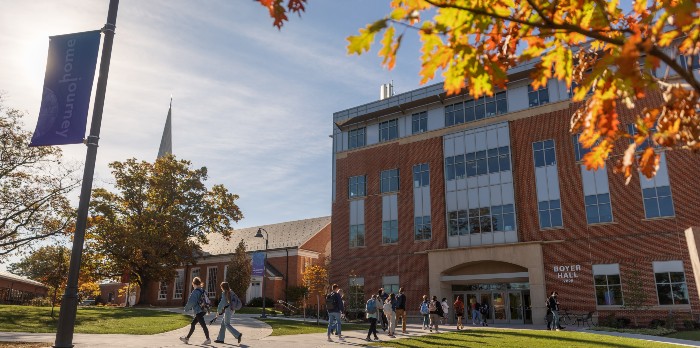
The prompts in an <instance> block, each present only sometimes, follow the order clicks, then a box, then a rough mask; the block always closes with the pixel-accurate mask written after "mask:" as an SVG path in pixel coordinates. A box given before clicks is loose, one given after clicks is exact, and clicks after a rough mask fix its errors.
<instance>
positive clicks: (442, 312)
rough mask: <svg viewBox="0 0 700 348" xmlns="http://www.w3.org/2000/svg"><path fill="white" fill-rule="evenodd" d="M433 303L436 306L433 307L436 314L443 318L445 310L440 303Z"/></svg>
mask: <svg viewBox="0 0 700 348" xmlns="http://www.w3.org/2000/svg"><path fill="white" fill-rule="evenodd" d="M434 302H436V303H437V304H436V305H435V309H436V310H437V314H438V315H439V316H441V317H444V316H445V310H444V309H442V304H441V303H440V302H438V301H434Z"/></svg>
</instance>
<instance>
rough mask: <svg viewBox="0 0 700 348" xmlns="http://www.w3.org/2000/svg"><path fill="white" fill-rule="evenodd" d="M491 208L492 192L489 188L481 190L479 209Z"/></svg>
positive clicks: (481, 188)
mask: <svg viewBox="0 0 700 348" xmlns="http://www.w3.org/2000/svg"><path fill="white" fill-rule="evenodd" d="M490 206H491V190H490V189H489V188H488V186H487V187H480V188H479V207H480V208H481V207H490Z"/></svg>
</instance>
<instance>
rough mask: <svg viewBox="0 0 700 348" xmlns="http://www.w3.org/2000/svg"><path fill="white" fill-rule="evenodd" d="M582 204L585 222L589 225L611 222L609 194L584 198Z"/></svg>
mask: <svg viewBox="0 0 700 348" xmlns="http://www.w3.org/2000/svg"><path fill="white" fill-rule="evenodd" d="M584 202H585V204H586V221H587V222H588V223H589V224H596V223H600V222H611V221H612V220H613V218H612V208H611V207H610V194H609V193H601V194H597V195H590V196H586V197H584Z"/></svg>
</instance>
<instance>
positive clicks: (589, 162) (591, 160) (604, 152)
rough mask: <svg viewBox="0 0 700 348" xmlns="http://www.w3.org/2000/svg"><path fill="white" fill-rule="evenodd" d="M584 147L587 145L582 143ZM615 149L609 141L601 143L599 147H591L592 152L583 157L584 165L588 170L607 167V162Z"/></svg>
mask: <svg viewBox="0 0 700 348" xmlns="http://www.w3.org/2000/svg"><path fill="white" fill-rule="evenodd" d="M581 144H582V145H583V146H584V147H585V145H584V144H583V143H581ZM612 149H613V144H612V143H610V142H609V141H608V140H607V139H605V140H603V141H601V142H600V143H599V144H598V145H595V146H593V147H591V151H589V152H588V153H586V154H585V155H584V156H583V163H584V164H585V166H586V169H588V170H591V169H593V170H598V169H601V168H603V167H604V166H605V160H607V159H608V156H609V155H610V152H611V151H612Z"/></svg>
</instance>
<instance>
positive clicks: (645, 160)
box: [639, 147, 661, 179]
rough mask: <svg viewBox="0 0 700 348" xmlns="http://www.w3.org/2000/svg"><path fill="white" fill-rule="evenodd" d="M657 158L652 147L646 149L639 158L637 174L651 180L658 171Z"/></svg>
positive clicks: (658, 157) (658, 158) (659, 157)
mask: <svg viewBox="0 0 700 348" xmlns="http://www.w3.org/2000/svg"><path fill="white" fill-rule="evenodd" d="M660 159H661V156H659V155H658V154H657V153H656V152H655V151H654V148H653V147H648V148H646V150H644V152H643V153H642V155H641V156H640V158H639V172H641V173H642V174H643V175H644V176H646V177H647V178H650V179H651V178H653V177H654V175H656V171H657V170H658V169H659V160H660Z"/></svg>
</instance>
